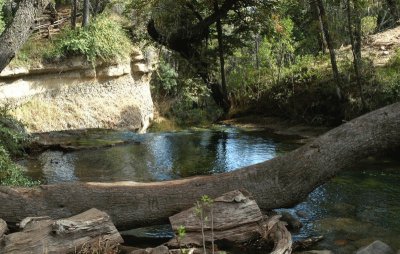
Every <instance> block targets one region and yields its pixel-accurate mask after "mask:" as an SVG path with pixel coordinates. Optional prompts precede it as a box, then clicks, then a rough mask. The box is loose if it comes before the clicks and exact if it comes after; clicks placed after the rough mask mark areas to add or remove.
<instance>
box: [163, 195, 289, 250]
mask: <svg viewBox="0 0 400 254" xmlns="http://www.w3.org/2000/svg"><path fill="white" fill-rule="evenodd" d="M199 207H200V206H198V205H197V206H195V207H192V208H190V209H188V210H186V211H183V212H181V213H178V214H176V215H174V216H171V217H170V218H169V220H170V222H171V225H172V229H173V230H174V231H175V232H177V231H178V229H179V227H181V226H184V227H185V230H186V234H185V236H184V237H183V238H175V239H172V240H171V241H170V242H168V244H167V245H168V246H170V247H174V248H176V247H179V246H202V245H203V238H204V240H205V242H206V244H210V243H212V241H215V242H217V243H218V242H219V241H223V242H224V243H225V244H226V243H229V244H233V245H241V244H243V243H246V242H248V241H250V240H253V239H256V238H260V237H262V238H264V239H265V240H267V241H270V240H272V241H273V242H274V243H275V246H274V250H273V252H272V253H273V254H290V253H291V246H292V236H291V234H290V232H289V231H288V230H287V229H286V223H284V222H282V221H280V220H279V219H280V217H281V216H280V215H278V216H273V217H271V218H269V219H267V220H264V216H263V215H262V213H261V210H260V208H259V207H258V205H257V203H256V202H255V201H254V199H253V198H252V197H251V196H250V195H249V193H248V192H247V191H244V190H242V191H238V190H236V191H232V192H228V193H226V194H224V195H222V196H221V197H219V198H217V199H215V200H214V201H213V203H212V204H211V205H206V206H203V207H202V208H201V210H202V212H203V218H205V217H207V219H203V220H202V219H201V217H200V216H199ZM203 234H204V235H203Z"/></svg>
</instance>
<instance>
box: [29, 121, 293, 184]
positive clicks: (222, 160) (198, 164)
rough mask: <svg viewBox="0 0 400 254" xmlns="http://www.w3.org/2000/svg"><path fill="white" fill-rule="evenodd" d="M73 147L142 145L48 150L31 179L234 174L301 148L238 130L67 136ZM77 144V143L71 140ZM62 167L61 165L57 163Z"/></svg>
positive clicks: (138, 178)
mask: <svg viewBox="0 0 400 254" xmlns="http://www.w3.org/2000/svg"><path fill="white" fill-rule="evenodd" d="M63 138H64V140H63V141H64V142H66V140H65V139H68V140H67V141H68V142H69V143H74V144H78V145H79V144H80V145H82V144H93V143H95V141H94V140H99V139H101V140H102V142H104V141H107V142H110V141H112V140H123V141H132V140H137V141H139V143H132V144H130V145H124V146H115V147H111V148H107V149H95V150H81V151H77V152H71V153H62V152H54V151H48V152H45V153H43V154H42V155H40V156H39V157H38V158H34V159H31V160H28V161H25V162H24V163H23V165H24V166H25V167H26V168H27V170H28V174H29V175H30V176H32V177H34V178H36V179H41V180H42V181H44V182H45V183H57V182H65V181H125V180H131V181H143V182H149V181H160V180H169V179H176V178H181V177H188V176H193V175H206V174H213V173H221V172H228V171H231V170H235V169H237V168H241V167H244V166H248V165H251V164H255V163H259V162H262V161H265V160H268V159H271V158H273V157H275V156H277V154H278V153H282V152H286V151H289V150H291V149H293V148H294V147H296V145H293V144H287V143H285V144H283V143H280V142H279V141H278V140H276V139H274V138H271V137H270V136H268V135H267V134H266V133H262V132H256V131H241V130H239V129H235V128H219V129H218V130H201V131H182V132H176V133H149V134H145V135H137V134H135V133H131V132H110V133H107V132H104V131H101V134H99V133H97V132H94V133H92V134H85V136H83V137H82V136H79V137H75V139H74V137H65V136H63ZM69 139H71V140H69ZM55 162H56V163H55Z"/></svg>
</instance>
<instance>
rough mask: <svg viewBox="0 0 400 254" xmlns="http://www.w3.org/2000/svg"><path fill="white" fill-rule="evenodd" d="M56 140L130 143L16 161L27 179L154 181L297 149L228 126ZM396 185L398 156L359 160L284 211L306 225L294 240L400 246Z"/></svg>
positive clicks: (141, 238) (154, 233)
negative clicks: (312, 238) (318, 238)
mask: <svg viewBox="0 0 400 254" xmlns="http://www.w3.org/2000/svg"><path fill="white" fill-rule="evenodd" d="M57 138H58V139H57ZM53 139H57V141H60V140H61V141H65V140H67V141H68V142H69V143H73V144H74V145H78V146H85V145H93V144H96V142H100V143H104V142H106V143H107V142H111V143H112V142H115V141H124V142H125V141H127V142H128V143H129V144H127V145H122V146H114V147H108V148H102V149H96V150H90V149H85V150H78V151H74V152H68V153H65V152H60V151H46V152H44V153H42V154H40V155H39V156H37V157H36V158H31V159H27V160H25V161H22V162H21V164H22V165H24V166H25V167H26V168H27V171H28V174H29V175H30V176H32V177H34V178H36V179H40V180H42V181H44V182H45V183H58V182H66V181H126V180H130V181H141V182H151V181H163V180H170V179H177V178H181V177H187V176H193V175H205V174H214V173H221V172H229V171H232V170H235V169H237V168H241V167H244V166H248V165H251V164H255V163H258V162H262V161H265V160H269V159H271V158H274V157H276V156H278V155H280V154H283V153H286V152H288V151H291V150H293V149H295V148H297V147H298V146H299V145H298V144H297V143H296V140H294V139H293V138H287V137H285V138H279V137H276V136H271V135H270V134H269V133H266V132H265V131H259V130H258V131H244V130H240V129H237V128H231V127H218V128H215V129H207V130H187V131H180V132H172V133H148V134H144V135H138V134H135V133H132V132H128V131H125V132H124V131H117V132H116V131H104V130H98V131H93V132H89V133H87V132H85V135H73V136H68V135H65V134H62V135H59V136H57V135H55V137H53ZM132 141H133V142H132ZM399 182H400V162H399V161H394V160H385V159H380V160H372V159H369V160H365V161H362V162H360V163H359V164H358V165H356V166H355V167H353V168H352V169H350V170H347V171H345V172H343V173H341V174H340V175H339V176H337V177H335V178H334V179H333V180H332V181H330V182H328V183H326V184H324V185H322V186H320V187H319V188H317V189H316V190H315V191H313V192H312V193H311V194H310V195H309V197H308V199H307V200H306V201H305V202H303V203H301V204H298V205H297V206H296V207H294V208H293V209H289V210H288V211H289V212H290V213H292V214H295V215H297V216H298V217H300V220H301V221H302V222H303V224H304V225H305V226H304V228H303V229H302V230H301V231H300V232H299V233H298V234H296V235H294V238H295V239H301V238H305V237H309V236H312V235H314V236H315V235H324V236H325V240H323V241H322V242H321V243H319V244H318V245H317V246H316V247H315V248H317V249H318V248H319V249H330V250H334V251H335V253H352V252H354V251H355V250H357V249H358V248H360V247H362V246H365V245H368V244H369V243H371V242H372V241H373V240H377V239H380V240H382V241H384V242H386V243H388V244H390V245H391V246H392V247H393V248H395V249H400V219H399V218H400V184H399ZM124 234H125V238H126V240H128V241H129V242H135V241H136V243H138V242H146V244H148V243H154V244H156V243H158V241H163V240H165V238H168V237H169V236H170V233H169V231H168V230H167V229H166V228H165V227H164V228H163V227H161V228H159V227H155V228H150V229H149V228H148V229H138V230H133V231H130V232H125V233H124ZM146 239H148V241H147V240H146ZM160 239H162V240H160Z"/></svg>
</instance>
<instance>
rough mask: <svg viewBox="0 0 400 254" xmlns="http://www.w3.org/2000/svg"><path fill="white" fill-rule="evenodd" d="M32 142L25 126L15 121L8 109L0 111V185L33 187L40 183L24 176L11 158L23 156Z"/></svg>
mask: <svg viewBox="0 0 400 254" xmlns="http://www.w3.org/2000/svg"><path fill="white" fill-rule="evenodd" d="M29 141H30V138H29V135H28V134H27V133H26V132H25V129H24V127H23V125H22V124H21V123H20V122H19V121H16V120H15V119H13V118H12V117H11V116H10V115H9V114H8V110H7V108H6V107H4V108H1V109H0V185H9V186H33V185H37V184H38V182H36V181H31V180H30V179H29V178H27V177H26V176H24V173H23V171H22V169H21V168H20V167H19V166H18V165H16V164H15V163H14V162H13V161H12V160H11V157H14V156H18V155H21V154H22V153H23V147H24V146H25V145H26V144H27V142H29Z"/></svg>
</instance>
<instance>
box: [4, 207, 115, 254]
mask: <svg viewBox="0 0 400 254" xmlns="http://www.w3.org/2000/svg"><path fill="white" fill-rule="evenodd" d="M21 227H22V228H23V231H22V232H18V233H13V234H10V235H6V236H5V237H4V238H3V239H2V240H1V242H0V254H3V253H21V254H22V253H98V252H101V253H103V252H104V253H114V252H112V251H111V250H114V251H116V247H117V245H118V244H119V243H122V242H123V240H122V237H121V235H120V234H119V233H118V231H117V229H116V228H115V226H114V224H113V223H112V222H111V220H110V217H109V216H108V215H107V214H106V213H104V212H101V211H99V210H97V209H90V210H88V211H86V212H84V213H82V214H79V215H76V216H73V217H70V218H66V219H60V220H57V221H54V220H52V219H50V218H48V217H47V218H46V217H39V218H33V217H31V218H26V219H24V220H23V221H22V222H21ZM96 250H97V251H98V252H96ZM115 253H116V252H115Z"/></svg>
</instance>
